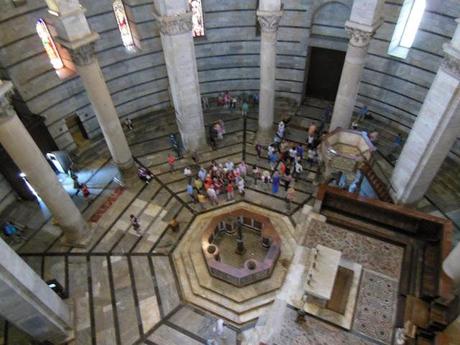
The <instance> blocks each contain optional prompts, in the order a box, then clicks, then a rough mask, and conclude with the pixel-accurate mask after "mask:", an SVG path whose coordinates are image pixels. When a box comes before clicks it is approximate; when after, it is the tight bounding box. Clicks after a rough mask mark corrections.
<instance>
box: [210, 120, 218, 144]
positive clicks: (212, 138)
mask: <svg viewBox="0 0 460 345" xmlns="http://www.w3.org/2000/svg"><path fill="white" fill-rule="evenodd" d="M209 143H210V144H211V148H212V149H213V150H215V149H216V148H217V130H216V127H215V125H214V124H213V125H212V126H210V127H209Z"/></svg>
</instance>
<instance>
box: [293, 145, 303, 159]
mask: <svg viewBox="0 0 460 345" xmlns="http://www.w3.org/2000/svg"><path fill="white" fill-rule="evenodd" d="M295 149H296V151H297V157H299V158H300V160H302V159H303V155H304V149H303V145H302V144H297V146H296V148H295Z"/></svg>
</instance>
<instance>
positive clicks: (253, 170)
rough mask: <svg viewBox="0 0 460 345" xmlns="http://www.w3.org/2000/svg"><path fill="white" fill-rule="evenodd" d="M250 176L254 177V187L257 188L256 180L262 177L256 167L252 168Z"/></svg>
mask: <svg viewBox="0 0 460 345" xmlns="http://www.w3.org/2000/svg"><path fill="white" fill-rule="evenodd" d="M252 176H253V177H254V186H257V180H259V179H260V178H261V177H262V173H261V171H260V169H259V167H258V166H257V165H255V164H254V166H253V167H252Z"/></svg>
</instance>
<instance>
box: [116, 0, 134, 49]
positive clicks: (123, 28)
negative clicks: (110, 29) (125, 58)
mask: <svg viewBox="0 0 460 345" xmlns="http://www.w3.org/2000/svg"><path fill="white" fill-rule="evenodd" d="M113 12H114V13H115V18H116V19H117V24H118V29H120V34H121V40H122V42H123V45H124V46H125V47H126V49H128V50H135V48H136V44H135V42H134V38H133V34H132V32H131V28H130V25H129V20H128V17H127V15H126V11H125V6H124V5H123V1H121V0H115V1H114V2H113Z"/></svg>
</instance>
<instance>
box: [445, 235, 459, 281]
mask: <svg viewBox="0 0 460 345" xmlns="http://www.w3.org/2000/svg"><path fill="white" fill-rule="evenodd" d="M442 268H443V270H444V272H445V273H446V274H447V275H448V276H449V277H450V278H451V279H452V280H453V281H454V284H455V287H456V288H457V289H458V288H460V243H458V244H457V245H456V246H455V248H454V249H452V251H451V252H450V254H449V255H448V256H447V258H446V259H445V260H444V262H443V263H442Z"/></svg>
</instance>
